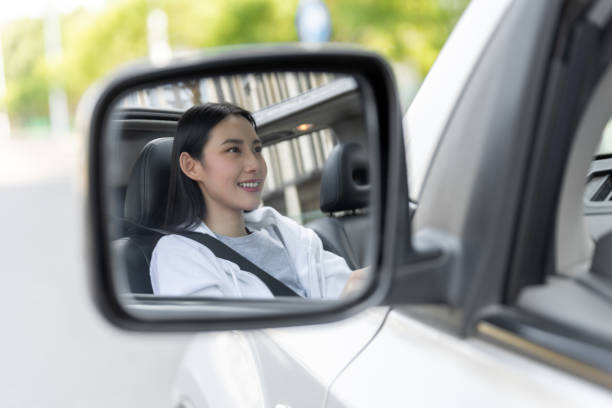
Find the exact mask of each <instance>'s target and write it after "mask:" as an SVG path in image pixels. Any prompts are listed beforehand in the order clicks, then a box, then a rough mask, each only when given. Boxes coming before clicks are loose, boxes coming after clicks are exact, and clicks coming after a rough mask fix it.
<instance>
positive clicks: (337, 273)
mask: <svg viewBox="0 0 612 408" xmlns="http://www.w3.org/2000/svg"><path fill="white" fill-rule="evenodd" d="M244 218H245V224H246V226H247V228H249V229H250V230H254V231H258V230H261V229H267V228H269V227H271V226H273V225H275V226H276V227H277V228H278V231H279V232H280V234H281V236H282V239H283V241H284V243H285V247H286V248H287V251H288V254H289V258H290V259H291V260H292V261H293V263H294V267H295V271H296V273H297V282H298V283H299V285H300V286H301V288H302V289H303V293H305V294H306V296H307V297H309V298H338V297H339V296H340V294H341V293H342V290H343V289H344V286H345V284H346V281H347V280H348V278H349V275H350V273H351V270H350V268H349V267H348V265H347V264H346V261H345V260H344V259H343V258H341V257H339V256H338V255H335V254H333V253H331V252H329V251H326V250H324V249H323V245H322V243H321V240H320V239H319V237H318V236H317V234H316V233H315V232H314V231H312V230H311V229H308V228H305V227H302V226H301V225H299V224H298V223H297V222H295V221H293V220H292V219H290V218H288V217H285V216H283V215H281V214H279V213H278V212H277V211H276V210H275V209H273V208H271V207H262V208H258V209H256V210H254V211H251V212H250V213H247V214H245V216H244ZM193 230H194V231H196V232H201V233H204V234H210V235H212V236H214V233H213V232H212V231H211V230H210V229H209V228H208V227H207V226H206V225H205V224H204V223H203V222H202V223H200V224H199V225H198V226H197V227H196V228H194V229H193ZM267 272H270V271H267ZM270 273H271V272H270ZM150 274H151V284H152V287H153V293H155V294H157V295H168V296H212V297H218V296H224V297H252V298H261V297H265V298H270V297H273V295H272V293H271V292H270V290H269V289H268V287H267V286H266V285H265V284H264V283H263V282H262V281H261V280H260V279H259V278H257V277H256V276H255V275H253V274H252V273H250V272H247V271H244V270H241V269H240V268H239V267H238V265H236V264H235V263H233V262H231V261H228V260H225V259H221V258H217V257H216V256H215V255H214V254H213V253H212V251H211V250H210V249H208V248H207V247H205V246H204V245H202V244H200V243H198V242H196V241H194V240H192V239H189V238H186V237H183V236H180V235H167V236H165V237H162V238H161V239H160V240H159V241H158V243H157V245H156V246H155V249H154V250H153V255H152V257H151V267H150Z"/></svg>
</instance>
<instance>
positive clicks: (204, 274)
mask: <svg viewBox="0 0 612 408" xmlns="http://www.w3.org/2000/svg"><path fill="white" fill-rule="evenodd" d="M362 95H363V92H362V90H361V89H360V87H359V85H358V81H357V80H356V79H355V78H353V77H351V76H347V75H339V74H331V73H310V72H309V73H304V72H299V73H296V72H271V73H257V74H240V75H232V76H220V77H208V78H195V79H185V80H181V81H175V82H173V83H162V84H151V85H150V86H147V87H143V88H141V89H133V90H131V91H130V92H128V93H126V94H124V95H123V96H122V97H121V98H120V99H119V100H118V101H117V102H116V103H115V104H114V107H113V110H112V114H111V115H110V121H109V122H108V123H107V125H106V130H105V157H106V159H105V162H104V172H105V180H106V197H107V200H106V201H107V209H106V213H107V217H108V218H107V220H108V231H109V233H108V234H109V236H108V239H109V241H110V248H111V257H112V265H113V277H114V281H115V284H116V287H117V290H118V291H120V293H122V294H124V295H125V294H137V295H138V296H139V297H140V298H142V297H143V296H144V297H147V296H148V297H156V298H157V297H159V296H172V297H174V296H185V297H190V298H193V297H207V298H219V297H223V298H273V297H276V298H278V297H293V298H298V299H339V298H344V297H346V296H350V295H353V294H356V293H359V291H360V290H363V289H364V288H365V287H366V286H367V284H368V283H369V282H370V280H371V279H370V278H371V276H370V271H371V270H370V268H369V267H368V265H370V259H369V258H370V256H371V252H372V242H371V238H372V237H371V231H372V230H373V229H372V225H371V222H372V221H371V217H370V216H369V214H370V210H371V209H370V208H369V202H370V181H369V162H368V160H369V154H368V151H369V147H368V146H369V143H370V141H369V138H368V134H367V131H366V129H367V126H366V115H365V112H364V101H363V96H362Z"/></svg>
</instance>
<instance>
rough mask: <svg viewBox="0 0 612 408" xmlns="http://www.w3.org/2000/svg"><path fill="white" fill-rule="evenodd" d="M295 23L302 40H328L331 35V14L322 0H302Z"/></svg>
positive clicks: (313, 41)
mask: <svg viewBox="0 0 612 408" xmlns="http://www.w3.org/2000/svg"><path fill="white" fill-rule="evenodd" d="M295 25H296V28H297V32H298V37H299V38H300V41H302V42H310V43H321V42H327V41H329V38H330V36H331V16H330V14H329V10H328V9H327V6H326V5H325V3H324V2H323V1H322V0H300V3H299V4H298V9H297V14H296V16H295Z"/></svg>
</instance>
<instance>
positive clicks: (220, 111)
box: [164, 103, 256, 229]
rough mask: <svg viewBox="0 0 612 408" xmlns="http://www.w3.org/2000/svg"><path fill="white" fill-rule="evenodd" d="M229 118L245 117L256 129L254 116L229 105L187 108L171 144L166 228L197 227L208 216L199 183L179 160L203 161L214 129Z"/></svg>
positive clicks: (207, 104)
mask: <svg viewBox="0 0 612 408" xmlns="http://www.w3.org/2000/svg"><path fill="white" fill-rule="evenodd" d="M230 115H238V116H242V117H243V118H245V119H246V120H248V121H249V122H250V123H251V125H253V128H255V129H256V125H255V119H253V116H252V115H251V113H250V112H249V111H247V110H245V109H242V108H240V107H238V106H236V105H232V104H229V103H206V104H203V105H194V106H192V107H191V108H189V109H187V110H186V111H185V113H183V116H181V119H180V120H179V122H178V126H177V129H176V136H175V137H174V142H173V144H172V162H171V163H170V182H169V186H168V204H167V206H166V216H165V219H164V227H165V228H166V229H183V228H189V227H192V226H195V225H197V224H198V223H199V222H200V221H202V220H203V219H204V216H205V215H206V205H205V203H204V197H203V196H202V191H200V188H199V187H198V183H197V182H195V181H194V180H192V179H190V178H189V177H187V176H186V175H185V174H184V173H183V171H182V170H181V166H180V163H179V157H180V155H181V153H182V152H186V153H188V154H189V155H190V156H191V157H193V158H194V159H197V160H200V159H201V158H202V157H201V156H202V150H203V149H204V146H205V145H206V142H207V141H208V136H209V133H210V131H211V129H212V128H214V127H215V126H216V125H217V124H218V123H219V122H221V121H222V120H223V119H225V118H226V117H228V116H230Z"/></svg>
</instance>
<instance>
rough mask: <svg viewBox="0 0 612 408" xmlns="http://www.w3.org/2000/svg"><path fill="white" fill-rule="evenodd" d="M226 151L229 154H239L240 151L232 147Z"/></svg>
mask: <svg viewBox="0 0 612 408" xmlns="http://www.w3.org/2000/svg"><path fill="white" fill-rule="evenodd" d="M227 151H228V152H229V153H238V152H240V149H239V148H237V147H235V146H234V147H230V148H229V149H227Z"/></svg>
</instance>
